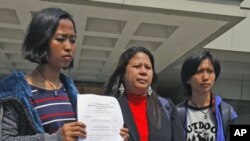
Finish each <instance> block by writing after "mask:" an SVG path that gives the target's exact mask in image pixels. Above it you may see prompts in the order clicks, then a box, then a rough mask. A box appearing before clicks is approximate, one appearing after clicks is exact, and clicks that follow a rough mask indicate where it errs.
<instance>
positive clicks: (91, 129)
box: [77, 94, 123, 141]
mask: <svg viewBox="0 0 250 141" xmlns="http://www.w3.org/2000/svg"><path fill="white" fill-rule="evenodd" d="M77 117H78V121H81V122H83V123H85V124H86V125H87V128H86V131H87V137H86V138H84V139H83V138H79V141H122V140H123V139H122V137H121V136H120V134H119V131H120V129H121V128H122V127H123V117H122V112H121V109H120V105H119V103H118V101H117V100H116V99H115V98H114V97H110V96H100V95H95V94H79V95H78V97H77Z"/></svg>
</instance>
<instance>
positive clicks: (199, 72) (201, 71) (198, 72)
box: [196, 70, 204, 74]
mask: <svg viewBox="0 0 250 141" xmlns="http://www.w3.org/2000/svg"><path fill="white" fill-rule="evenodd" d="M203 72H204V70H198V71H197V72H196V74H201V73H203Z"/></svg>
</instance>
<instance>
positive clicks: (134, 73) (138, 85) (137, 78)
mask: <svg viewBox="0 0 250 141" xmlns="http://www.w3.org/2000/svg"><path fill="white" fill-rule="evenodd" d="M152 78H153V68H152V64H151V61H150V59H149V57H148V55H147V54H145V53H143V52H138V53H136V54H135V55H134V56H133V57H132V58H131V59H130V60H129V62H128V65H127V66H126V70H125V75H124V83H125V87H126V90H127V91H128V93H130V94H135V95H145V94H146V93H147V88H148V87H149V86H150V85H151V82H152Z"/></svg>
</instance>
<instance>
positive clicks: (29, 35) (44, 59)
mask: <svg viewBox="0 0 250 141" xmlns="http://www.w3.org/2000/svg"><path fill="white" fill-rule="evenodd" d="M61 19H69V20H70V21H71V22H72V23H73V25H74V31H75V33H76V28H75V22H74V21H73V18H72V16H71V15H70V14H69V13H68V12H66V11H64V10H62V9H60V8H46V9H43V10H41V11H39V12H37V13H36V14H35V15H34V17H33V18H32V21H31V22H30V24H29V27H28V30H27V32H26V37H25V39H24V43H23V47H22V55H23V57H24V58H25V59H27V60H29V61H31V62H34V63H38V64H47V63H48V52H49V48H50V46H49V43H50V41H51V39H52V37H53V35H54V34H55V32H56V29H57V27H58V24H59V21H60V20H61ZM73 64H74V61H73V60H72V62H71V63H70V65H69V66H68V67H67V68H69V69H70V68H73ZM64 69H66V68H64Z"/></svg>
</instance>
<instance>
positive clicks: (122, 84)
mask: <svg viewBox="0 0 250 141" xmlns="http://www.w3.org/2000/svg"><path fill="white" fill-rule="evenodd" d="M156 78H157V76H156V73H155V68H154V58H153V55H152V54H151V52H150V51H149V50H147V49H146V48H144V47H131V48H129V49H127V50H126V51H125V52H123V54H122V55H121V57H120V59H119V62H118V65H117V67H116V69H115V71H114V72H113V74H112V75H111V77H110V78H109V80H108V82H107V84H106V90H105V94H106V95H114V96H115V97H116V98H117V99H118V101H119V103H120V106H121V109H122V113H123V118H124V126H125V127H126V128H128V129H129V141H183V140H184V138H183V136H182V134H181V133H182V130H183V129H182V125H181V120H180V118H179V117H178V116H177V111H176V107H175V106H174V104H173V103H172V102H171V101H170V100H169V99H165V98H162V97H159V96H157V93H156V92H155V91H154V89H153V87H154V86H155V84H156Z"/></svg>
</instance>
